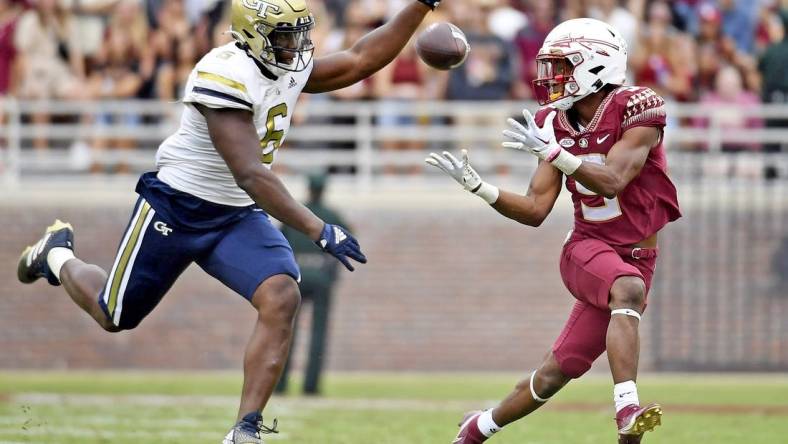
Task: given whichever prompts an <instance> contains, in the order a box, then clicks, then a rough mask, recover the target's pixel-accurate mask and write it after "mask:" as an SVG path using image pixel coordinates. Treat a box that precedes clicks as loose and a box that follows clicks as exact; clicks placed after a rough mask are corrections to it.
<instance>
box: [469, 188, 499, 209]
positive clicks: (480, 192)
mask: <svg viewBox="0 0 788 444" xmlns="http://www.w3.org/2000/svg"><path fill="white" fill-rule="evenodd" d="M471 193H473V194H475V195H477V196H479V197H481V198H482V199H484V201H485V202H487V203H488V204H490V205H492V204H494V203H495V201H497V200H498V195H499V194H500V191H499V190H498V187H496V186H495V185H490V184H489V183H487V182H482V183H480V184H479V186H478V187H476V188H475V189H473V190H471Z"/></svg>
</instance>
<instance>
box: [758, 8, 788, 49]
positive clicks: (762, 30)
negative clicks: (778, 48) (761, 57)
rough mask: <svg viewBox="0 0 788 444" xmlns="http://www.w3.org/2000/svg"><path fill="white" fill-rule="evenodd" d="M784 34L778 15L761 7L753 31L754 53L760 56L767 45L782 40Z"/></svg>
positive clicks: (769, 9)
mask: <svg viewBox="0 0 788 444" xmlns="http://www.w3.org/2000/svg"><path fill="white" fill-rule="evenodd" d="M784 32H785V30H784V29H783V24H782V20H780V15H779V14H778V13H775V11H773V10H772V8H770V7H768V6H766V5H761V7H760V10H759V12H758V24H757V27H756V29H755V53H756V54H762V53H763V51H764V50H766V48H767V47H768V46H769V45H771V44H772V43H777V42H779V41H780V40H782V39H783V34H784Z"/></svg>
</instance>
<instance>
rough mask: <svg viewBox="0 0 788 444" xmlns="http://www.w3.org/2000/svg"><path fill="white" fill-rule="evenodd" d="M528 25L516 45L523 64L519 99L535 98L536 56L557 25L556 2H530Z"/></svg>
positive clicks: (535, 0)
mask: <svg viewBox="0 0 788 444" xmlns="http://www.w3.org/2000/svg"><path fill="white" fill-rule="evenodd" d="M528 5H529V8H528V10H529V12H528V24H527V25H526V26H525V28H523V29H522V30H521V31H520V32H519V33H518V34H517V37H515V40H514V43H515V46H516V47H517V50H518V53H519V55H520V61H521V63H522V65H521V67H520V70H519V74H520V82H521V83H522V84H523V85H524V88H523V90H522V91H521V92H520V93H519V94H517V97H518V98H522V99H526V98H531V97H533V96H534V95H533V86H532V84H531V82H532V81H533V80H534V79H535V78H536V55H537V54H539V48H541V47H542V43H544V39H545V37H547V34H549V33H550V31H552V29H553V28H554V27H555V25H557V24H558V23H556V20H555V10H554V2H544V1H541V0H529V1H528Z"/></svg>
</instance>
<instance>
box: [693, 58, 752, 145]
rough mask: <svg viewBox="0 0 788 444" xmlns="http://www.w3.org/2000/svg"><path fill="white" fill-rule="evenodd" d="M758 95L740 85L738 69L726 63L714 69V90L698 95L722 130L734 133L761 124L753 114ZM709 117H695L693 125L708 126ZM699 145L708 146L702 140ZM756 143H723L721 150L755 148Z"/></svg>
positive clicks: (740, 78)
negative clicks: (702, 143) (715, 70)
mask: <svg viewBox="0 0 788 444" xmlns="http://www.w3.org/2000/svg"><path fill="white" fill-rule="evenodd" d="M759 102H760V101H759V100H758V96H757V95H755V94H754V93H752V92H750V91H746V90H745V89H744V87H743V81H742V77H741V74H740V73H739V70H738V69H736V68H735V67H733V66H730V65H726V66H724V67H723V68H722V69H720V70H719V72H718V73H717V77H716V80H715V85H714V91H711V92H708V93H706V94H704V95H703V97H701V99H700V103H701V104H702V105H704V106H705V107H706V109H707V112H706V113H704V114H705V115H709V116H711V119H714V122H715V123H716V124H717V125H718V126H719V128H720V130H721V131H722V133H723V134H726V133H727V134H735V133H736V132H737V131H738V130H742V129H753V128H761V127H763V120H762V119H761V118H758V117H752V114H753V113H752V112H751V111H749V110H751V109H752V108H754V107H756V106H758V103H759ZM710 124H711V122H710V121H709V117H698V118H696V119H695V122H694V125H695V126H696V127H701V128H708V127H709V125H710ZM702 147H704V148H706V149H708V146H706V145H705V144H704V145H702ZM759 148H760V145H759V144H757V143H741V142H738V143H723V144H722V150H723V151H728V152H736V151H744V150H756V149H759Z"/></svg>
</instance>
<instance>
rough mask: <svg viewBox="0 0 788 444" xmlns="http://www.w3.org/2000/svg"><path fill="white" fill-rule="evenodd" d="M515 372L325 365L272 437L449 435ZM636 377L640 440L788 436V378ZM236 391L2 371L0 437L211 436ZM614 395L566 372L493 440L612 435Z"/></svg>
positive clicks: (541, 441) (351, 442)
mask: <svg viewBox="0 0 788 444" xmlns="http://www.w3.org/2000/svg"><path fill="white" fill-rule="evenodd" d="M516 379H517V375H511V374H508V375H502V374H491V375H484V374H469V375H463V374H449V375H447V374H396V375H393V374H336V375H329V376H328V377H327V379H326V384H325V394H326V396H325V397H323V398H321V399H317V400H316V399H304V398H298V397H286V398H282V397H276V398H274V399H273V400H272V402H271V404H270V408H269V409H268V410H267V412H266V414H267V415H266V416H268V417H273V416H277V417H278V418H279V421H280V429H281V430H282V432H283V435H282V436H277V437H276V438H275V439H272V440H271V442H272V443H277V442H280V443H292V444H369V443H390V444H420V443H424V444H432V443H446V444H448V443H449V442H451V439H452V437H453V434H454V433H455V431H456V427H455V424H456V422H457V421H458V419H459V417H460V416H461V414H462V413H463V411H464V410H465V409H467V408H472V407H475V406H479V407H485V406H490V405H492V402H493V400H495V399H499V398H500V397H502V396H503V395H505V394H506V393H507V392H508V390H509V389H510V387H511V386H512V385H513V384H514V383H515V382H516ZM639 387H640V395H641V399H642V400H659V401H660V402H662V403H663V405H664V407H665V411H666V416H665V418H664V422H663V426H662V427H660V428H658V429H657V432H655V433H653V434H650V435H648V439H646V440H644V443H648V444H657V443H664V444H667V443H671V444H682V443H696V442H701V443H704V444H705V443H709V444H711V443H713V444H734V443H735V444H741V443H745V444H758V443H777V442H784V437H785V436H788V408H786V399H788V376H769V375H767V376H761V375H759V376H752V375H730V376H728V375H726V376H717V375H712V376H710V375H670V376H656V375H643V376H642V377H641V378H640V383H639ZM239 389H240V379H239V376H238V375H237V374H235V373H188V372H187V373H163V372H155V373H151V372H147V373H146V372H122V373H121V372H102V373H92V372H91V373H88V372H74V373H41V372H0V443H8V442H12V443H23V442H24V443H53V444H77V443H79V444H99V443H112V444H126V443H129V444H130V443H135V444H139V443H189V444H195V443H214V444H216V443H219V442H221V436H222V435H223V434H224V433H225V431H226V429H227V428H228V427H229V425H230V423H231V422H232V418H233V417H234V410H235V408H236V399H235V397H236V394H237V392H238V390H239ZM58 394H59V395H60V396H55V395H58ZM141 395H142V396H141ZM150 395H155V396H150ZM610 397H611V396H610V383H609V381H608V380H607V378H604V377H590V378H587V379H586V380H581V381H576V382H573V383H572V384H570V386H568V387H567V388H566V389H564V391H562V392H561V393H560V394H559V395H558V396H557V397H556V399H555V400H554V401H552V402H551V403H550V404H548V406H547V407H545V408H544V409H543V411H539V412H537V413H535V414H534V415H532V416H531V417H528V418H527V419H525V420H523V421H520V422H518V423H515V424H513V425H511V426H509V427H507V428H506V429H505V430H504V431H503V432H501V434H500V435H499V436H497V437H496V438H495V439H494V440H492V441H490V442H491V443H493V444H495V443H501V444H506V443H511V444H514V443H517V444H549V443H614V442H615V435H614V433H613V431H614V430H613V427H612V421H611V416H612V407H611V406H610V405H609V404H610V402H609V399H610ZM671 409H673V410H671ZM735 409H739V410H744V412H743V413H735V412H731V410H735Z"/></svg>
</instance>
